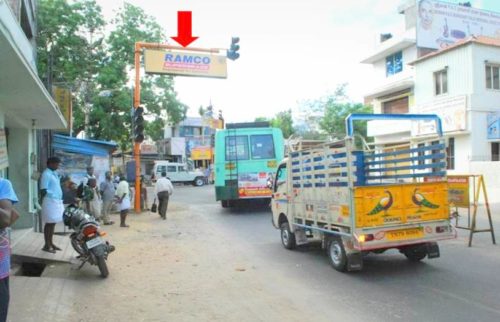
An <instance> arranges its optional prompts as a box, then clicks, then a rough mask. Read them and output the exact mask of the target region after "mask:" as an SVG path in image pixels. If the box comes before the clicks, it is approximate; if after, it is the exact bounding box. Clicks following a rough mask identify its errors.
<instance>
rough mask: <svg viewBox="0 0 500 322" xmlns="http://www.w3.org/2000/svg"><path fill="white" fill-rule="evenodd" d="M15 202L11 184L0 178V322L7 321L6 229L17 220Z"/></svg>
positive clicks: (8, 263)
mask: <svg viewBox="0 0 500 322" xmlns="http://www.w3.org/2000/svg"><path fill="white" fill-rule="evenodd" d="M16 202H17V196H16V193H15V192H14V189H12V184H11V183H10V181H9V180H7V179H2V178H0V322H5V321H7V313H8V309H9V299H10V292H9V272H10V244H9V237H8V236H7V229H6V228H7V227H10V226H12V224H14V222H16V220H17V219H18V218H19V213H18V212H17V211H16V210H15V209H14V208H12V205H13V204H15V203H16Z"/></svg>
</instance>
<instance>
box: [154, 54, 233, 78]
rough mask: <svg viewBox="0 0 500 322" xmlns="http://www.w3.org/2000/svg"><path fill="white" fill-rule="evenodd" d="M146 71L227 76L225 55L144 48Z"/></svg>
mask: <svg viewBox="0 0 500 322" xmlns="http://www.w3.org/2000/svg"><path fill="white" fill-rule="evenodd" d="M144 67H145V69H146V73H150V74H169V75H179V76H197V77H212V78H227V62H226V56H221V55H209V54H200V53H189V52H181V51H163V50H146V51H145V53H144Z"/></svg>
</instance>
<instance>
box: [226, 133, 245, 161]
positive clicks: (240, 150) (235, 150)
mask: <svg viewBox="0 0 500 322" xmlns="http://www.w3.org/2000/svg"><path fill="white" fill-rule="evenodd" d="M234 160H248V136H246V135H238V136H227V137H226V161H234Z"/></svg>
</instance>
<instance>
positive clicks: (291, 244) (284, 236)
mask: <svg viewBox="0 0 500 322" xmlns="http://www.w3.org/2000/svg"><path fill="white" fill-rule="evenodd" d="M280 229H281V243H282V244H283V247H285V248H286V249H294V248H295V247H297V243H296V242H295V234H294V233H292V232H291V231H290V225H289V224H288V222H284V223H282V224H281V226H280Z"/></svg>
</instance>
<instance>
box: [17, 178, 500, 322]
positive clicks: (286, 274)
mask: <svg viewBox="0 0 500 322" xmlns="http://www.w3.org/2000/svg"><path fill="white" fill-rule="evenodd" d="M150 197H152V196H150ZM151 199H152V198H151ZM113 217H114V220H115V221H116V220H118V218H117V215H116V214H115V215H113ZM128 223H129V224H130V228H127V229H124V228H120V227H117V225H113V226H106V227H105V229H106V231H107V232H108V236H107V237H106V238H107V239H108V240H109V241H110V242H111V243H112V244H113V245H115V246H116V251H115V252H114V253H112V254H110V257H109V259H108V267H109V269H110V276H109V277H108V278H107V279H102V278H100V277H99V274H98V271H97V268H96V267H95V266H90V265H85V266H84V267H83V268H81V269H77V267H78V260H75V263H73V264H64V265H62V264H61V265H49V266H48V267H47V268H46V269H45V270H44V272H43V274H42V277H41V278H38V277H24V276H12V279H11V291H12V298H11V307H10V314H9V316H10V317H9V320H8V321H16V322H17V321H23V322H45V321H50V322H58V321H64V322H66V321H81V322H85V321H89V322H90V321H95V319H96V317H98V320H100V321H105V322H107V321H133V322H136V321H148V322H152V321H158V322H162V321H175V322H177V321H196V322H199V321H231V322H232V321H238V322H244V321H245V322H246V321H249V322H254V321H266V322H267V321H270V322H274V321H314V322H317V321H326V322H329V321H349V322H350V321H356V322H357V321H362V322H366V321H370V322H371V321H453V322H457V321H467V322H468V321H500V295H499V294H500V292H499V288H500V277H499V272H500V270H499V269H498V268H499V267H500V249H499V247H498V246H495V245H492V244H491V240H490V238H489V235H487V234H478V235H477V236H476V237H475V240H474V244H473V247H471V248H468V247H467V243H466V234H465V232H464V231H461V232H460V235H459V238H458V239H455V240H451V241H446V242H442V243H441V244H440V246H441V257H440V258H438V259H433V260H427V259H426V260H424V261H422V262H420V263H411V262H409V261H407V260H406V258H405V257H404V256H403V255H401V254H399V253H398V252H397V251H391V252H387V253H384V254H380V255H369V256H367V257H366V259H365V265H364V270H363V271H361V272H355V273H339V272H337V271H335V270H334V269H333V268H331V267H330V265H329V262H328V259H327V257H326V254H325V253H324V251H322V250H321V249H320V248H319V246H318V245H307V246H304V247H299V248H298V249H296V250H293V251H289V250H286V249H284V248H283V247H282V245H281V241H280V236H279V231H278V230H276V229H274V227H273V226H272V224H271V212H270V210H269V209H268V208H265V207H264V208H260V209H249V207H247V208H246V209H223V208H221V206H220V204H219V203H216V202H215V198H214V187H213V186H204V187H193V186H176V187H175V191H174V195H173V196H172V198H171V202H170V204H169V210H168V213H167V220H162V219H160V218H159V216H158V215H157V214H152V213H148V212H144V213H142V214H130V215H129V218H128ZM480 225H482V226H483V227H484V225H485V220H484V219H482V220H481V221H480ZM495 225H496V226H495V228H496V230H497V231H500V221H499V220H497V219H495Z"/></svg>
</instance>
